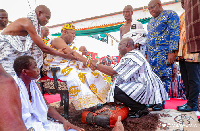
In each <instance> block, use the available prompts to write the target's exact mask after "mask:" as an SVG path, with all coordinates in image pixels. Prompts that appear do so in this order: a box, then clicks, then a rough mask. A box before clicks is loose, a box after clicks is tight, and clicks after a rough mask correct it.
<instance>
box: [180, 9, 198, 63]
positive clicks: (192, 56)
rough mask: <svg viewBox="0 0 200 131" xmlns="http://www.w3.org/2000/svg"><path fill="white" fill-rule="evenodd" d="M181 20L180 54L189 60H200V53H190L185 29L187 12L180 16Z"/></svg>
mask: <svg viewBox="0 0 200 131" xmlns="http://www.w3.org/2000/svg"><path fill="white" fill-rule="evenodd" d="M179 20H180V30H181V31H180V37H179V46H178V56H179V57H182V58H183V59H185V61H187V62H200V53H188V51H187V43H186V31H185V12H183V13H182V14H181V16H180V17H179Z"/></svg>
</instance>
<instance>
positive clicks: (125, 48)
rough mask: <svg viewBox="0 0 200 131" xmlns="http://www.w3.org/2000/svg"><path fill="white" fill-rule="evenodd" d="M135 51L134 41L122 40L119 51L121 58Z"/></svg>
mask: <svg viewBox="0 0 200 131" xmlns="http://www.w3.org/2000/svg"><path fill="white" fill-rule="evenodd" d="M133 49H134V41H133V39H131V38H123V39H121V41H120V43H119V46H118V50H119V54H120V57H123V56H124V55H125V54H126V53H128V52H129V51H132V50H133Z"/></svg>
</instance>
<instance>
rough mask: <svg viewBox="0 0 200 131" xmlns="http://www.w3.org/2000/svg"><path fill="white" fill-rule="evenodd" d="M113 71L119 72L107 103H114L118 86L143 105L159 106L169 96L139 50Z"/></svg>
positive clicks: (133, 51)
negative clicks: (115, 90)
mask: <svg viewBox="0 0 200 131" xmlns="http://www.w3.org/2000/svg"><path fill="white" fill-rule="evenodd" d="M113 69H114V70H115V71H116V72H117V75H116V76H115V80H114V81H113V84H112V86H111V90H110V92H109V96H108V99H107V101H108V102H113V101H114V98H113V97H114V89H115V87H116V86H118V87H119V88H120V89H121V90H122V91H124V92H125V93H126V94H127V95H128V96H129V97H130V98H132V99H133V100H135V101H137V102H139V103H141V104H158V103H162V101H164V100H167V98H168V95H167V92H166V90H165V88H164V85H163V83H162V81H161V80H160V78H159V77H158V76H157V75H156V74H155V73H154V72H153V71H152V69H151V67H150V65H149V63H148V62H147V60H146V58H145V57H144V55H143V54H142V53H141V52H140V51H139V50H132V51H131V52H128V53H127V54H126V55H125V56H123V57H122V58H121V60H120V62H119V63H117V64H116V65H115V66H114V67H113Z"/></svg>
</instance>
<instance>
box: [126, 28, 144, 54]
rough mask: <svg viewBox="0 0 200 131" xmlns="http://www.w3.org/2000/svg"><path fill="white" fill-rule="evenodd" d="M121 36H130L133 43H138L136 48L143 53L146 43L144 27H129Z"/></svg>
mask: <svg viewBox="0 0 200 131" xmlns="http://www.w3.org/2000/svg"><path fill="white" fill-rule="evenodd" d="M122 38H132V39H133V41H134V43H135V44H140V47H139V48H138V50H140V51H141V52H142V54H143V55H145V51H146V44H147V32H146V31H145V30H144V29H134V30H133V29H131V30H130V31H129V32H128V33H126V34H124V35H123V36H122Z"/></svg>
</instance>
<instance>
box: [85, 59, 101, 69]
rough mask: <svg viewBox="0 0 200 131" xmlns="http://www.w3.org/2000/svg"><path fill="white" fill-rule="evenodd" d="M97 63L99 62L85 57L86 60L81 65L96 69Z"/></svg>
mask: <svg viewBox="0 0 200 131" xmlns="http://www.w3.org/2000/svg"><path fill="white" fill-rule="evenodd" d="M98 64H100V62H99V61H97V60H91V59H87V61H86V62H85V63H83V67H84V68H90V69H91V70H92V71H95V70H96V69H97V65H98Z"/></svg>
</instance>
